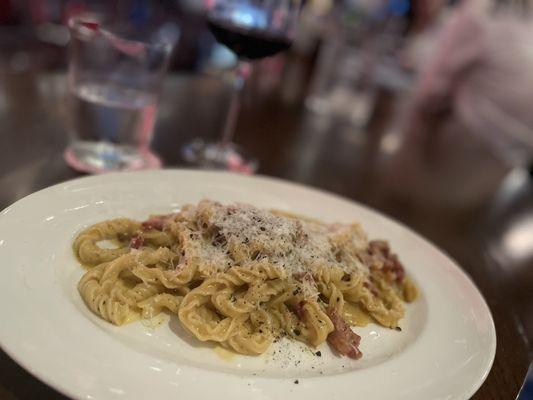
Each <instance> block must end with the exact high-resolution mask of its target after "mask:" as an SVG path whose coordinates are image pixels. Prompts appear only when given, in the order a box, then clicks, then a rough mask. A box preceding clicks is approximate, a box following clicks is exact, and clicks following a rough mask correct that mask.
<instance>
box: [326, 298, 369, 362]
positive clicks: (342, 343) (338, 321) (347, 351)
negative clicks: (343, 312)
mask: <svg viewBox="0 0 533 400" xmlns="http://www.w3.org/2000/svg"><path fill="white" fill-rule="evenodd" d="M327 314H328V316H329V318H330V319H331V322H332V323H333V326H334V328H335V330H334V331H333V332H331V333H330V334H329V335H328V343H329V345H330V346H331V347H333V349H335V351H336V352H337V353H339V354H340V355H342V356H347V357H350V358H353V359H354V360H357V359H359V358H361V357H362V356H363V353H361V350H359V343H360V342H361V336H359V335H358V334H356V333H354V332H353V331H352V330H351V329H350V326H349V325H348V324H347V323H346V321H344V319H342V317H341V316H340V315H339V314H338V313H337V310H336V309H334V308H332V307H330V308H328V310H327Z"/></svg>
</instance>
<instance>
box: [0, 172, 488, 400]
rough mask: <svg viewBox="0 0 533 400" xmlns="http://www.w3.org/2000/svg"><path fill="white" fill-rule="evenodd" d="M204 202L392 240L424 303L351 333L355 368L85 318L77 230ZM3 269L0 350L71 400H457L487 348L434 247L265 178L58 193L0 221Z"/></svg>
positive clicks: (468, 291) (288, 346)
mask: <svg viewBox="0 0 533 400" xmlns="http://www.w3.org/2000/svg"><path fill="white" fill-rule="evenodd" d="M202 198H211V199H215V200H219V201H221V202H231V201H240V202H248V203H251V204H254V205H257V206H263V207H269V208H279V209H285V210H290V211H294V212H296V213H300V214H304V215H309V216H313V217H316V218H319V219H322V220H325V221H329V222H333V221H344V222H346V221H354V220H356V221H360V222H361V223H362V224H363V226H364V228H365V229H366V230H367V231H368V232H369V233H370V235H371V237H375V238H384V239H387V240H389V241H390V242H391V246H392V248H393V249H394V251H396V252H397V253H398V254H399V255H400V258H401V260H402V261H403V262H404V264H405V265H406V268H407V270H408V273H409V274H410V275H411V276H412V277H413V278H414V280H415V281H416V282H417V283H418V285H419V287H420V288H421V291H422V296H421V298H420V299H419V300H417V301H416V302H415V303H414V304H412V305H410V306H409V307H408V310H407V316H406V317H405V318H404V320H403V321H402V328H403V330H402V332H397V331H392V330H387V329H383V328H381V327H378V326H375V325H372V326H369V327H366V328H364V329H358V330H357V332H358V333H359V334H360V335H361V336H362V346H361V348H362V351H363V353H364V357H363V359H361V360H359V361H352V360H347V359H345V358H337V357H334V356H333V355H332V354H331V352H330V351H329V349H328V347H327V346H323V347H321V348H320V351H321V353H322V356H321V357H318V356H316V355H315V354H313V353H311V352H310V351H308V350H307V349H306V348H305V346H303V345H298V344H294V343H289V342H284V341H282V342H280V343H278V344H276V345H275V346H274V347H273V349H272V350H271V351H270V352H269V353H268V354H266V355H263V356H260V357H247V356H233V357H229V356H227V354H226V353H224V352H221V351H219V350H216V349H213V348H210V347H208V346H205V345H202V344H200V343H198V342H197V341H196V340H194V339H193V338H191V337H190V335H188V334H187V333H186V332H185V331H184V330H183V329H182V328H181V327H180V325H179V323H178V322H177V321H176V320H174V319H171V320H166V321H163V323H162V325H161V326H160V327H159V328H153V327H150V326H146V324H144V325H143V324H142V323H135V324H131V325H128V326H125V327H120V328H117V327H114V326H111V325H110V324H108V323H106V322H104V321H102V320H100V319H99V318H97V317H96V316H94V315H93V314H91V313H90V312H89V311H88V309H87V308H86V307H85V305H84V304H83V302H82V300H81V299H80V296H79V295H78V293H77V290H76V284H77V282H78V280H79V278H80V277H81V275H82V274H83V270H82V268H81V267H80V266H79V265H78V263H77V262H76V260H75V259H74V257H73V255H72V251H71V243H72V240H73V238H74V236H75V234H76V232H79V231H80V230H81V229H83V228H84V227H86V226H88V225H90V224H92V223H95V222H97V221H101V220H104V219H108V218H113V217H117V216H125V217H134V218H144V217H146V216H147V215H148V214H151V213H166V212H170V211H172V210H176V209H178V208H179V207H180V206H181V205H182V204H184V203H188V202H193V203H194V202H197V201H198V200H200V199H202ZM0 260H1V262H2V279H1V280H0V313H1V315H2V323H1V324H0V344H1V346H2V348H3V349H4V351H6V352H7V353H8V354H9V355H10V356H11V357H13V358H14V359H15V360H16V361H17V362H18V363H20V364H21V365H22V366H24V367H25V368H26V369H27V370H28V371H30V372H31V373H32V374H34V375H35V376H36V377H38V378H39V379H41V380H42V381H44V382H46V383H47V384H49V385H51V386H53V387H54V388H56V389H58V390H59V391H61V392H62V393H64V394H66V395H68V396H71V397H74V398H78V399H125V398H127V399H177V398H181V399H186V398H190V399H195V400H200V399H210V400H212V399H213V398H216V399H219V400H223V399H232V400H233V399H248V400H255V399H257V400H259V399H282V398H285V397H286V396H289V395H290V396H291V398H295V399H305V400H312V399H321V400H323V399H326V398H327V399H333V398H339V399H340V398H343V399H345V398H355V397H356V398H359V399H409V400H417V399H420V400H429V399H467V398H469V397H470V396H471V395H472V394H473V393H474V392H475V391H476V390H477V389H478V388H479V386H480V385H481V383H482V382H483V380H484V379H485V378H486V376H487V374H488V372H489V370H490V367H491V364H492V361H493V359H494V354H495V349H496V335H495V330H494V323H493V321H492V317H491V315H490V311H489V309H488V307H487V305H486V303H485V301H484V300H483V298H482V296H481V295H480V293H479V292H478V290H477V289H476V288H475V286H474V285H473V284H472V282H471V281H470V280H469V278H468V277H467V276H466V275H465V274H464V273H463V272H462V271H461V269H459V267H457V265H456V264H455V263H454V262H453V261H452V260H450V259H449V258H448V257H446V256H445V255H444V254H443V253H442V252H440V251H439V250H438V249H436V248H435V247H434V246H432V245H431V244H430V243H428V242H427V241H425V240H424V239H422V238H421V237H419V236H418V235H416V234H415V233H413V232H411V231H410V230H408V229H406V228H405V227H403V226H401V225H399V224H398V223H396V222H393V221H391V220H389V219H388V218H386V217H384V216H382V215H380V214H378V213H376V212H374V211H371V210H369V209H367V208H365V207H362V206H360V205H358V204H355V203H353V202H350V201H347V200H344V199H342V198H339V197H337V196H334V195H331V194H327V193H324V192H320V191H317V190H313V189H309V188H306V187H303V186H299V185H294V184H291V183H287V182H283V181H279V180H274V179H269V178H262V177H255V178H250V177H244V176H238V175H232V174H225V173H211V172H195V171H155V172H154V171H151V172H140V173H130V174H115V175H107V176H97V177H89V178H84V179H78V180H75V181H71V182H67V183H64V184H61V185H57V186H54V187H51V188H48V189H45V190H43V191H41V192H38V193H35V194H33V195H31V196H29V197H27V198H25V199H23V200H21V201H19V202H17V203H15V204H14V205H13V206H11V207H9V208H7V209H6V210H4V211H3V212H2V214H1V215H0ZM296 380H298V383H296ZM347 396H349V397H347Z"/></svg>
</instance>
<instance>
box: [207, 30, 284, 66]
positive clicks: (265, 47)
mask: <svg viewBox="0 0 533 400" xmlns="http://www.w3.org/2000/svg"><path fill="white" fill-rule="evenodd" d="M209 29H211V32H212V33H213V35H215V38H216V39H217V41H218V42H220V43H222V44H223V45H225V46H227V47H228V48H229V49H231V50H232V51H233V52H234V53H235V54H237V56H238V57H239V58H245V59H248V60H255V59H258V58H265V57H270V56H273V55H274V54H277V53H279V52H281V51H285V50H287V49H288V48H289V47H291V41H290V39H289V38H287V37H285V36H282V35H276V34H275V33H271V32H268V31H265V30H262V29H257V28H251V29H246V28H239V27H235V26H234V25H231V24H230V23H227V22H220V21H216V20H210V21H209Z"/></svg>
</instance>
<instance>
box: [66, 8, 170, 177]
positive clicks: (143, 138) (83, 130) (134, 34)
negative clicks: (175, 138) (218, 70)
mask: <svg viewBox="0 0 533 400" xmlns="http://www.w3.org/2000/svg"><path fill="white" fill-rule="evenodd" d="M69 28H70V33H71V43H70V59H69V69H68V91H69V98H68V109H69V113H68V119H69V121H68V125H69V135H70V144H69V146H68V148H67V149H66V150H65V153H64V158H65V160H66V162H67V163H68V164H69V165H70V166H71V167H73V168H74V169H76V170H79V171H82V172H89V173H102V172H110V171H120V170H139V169H147V168H157V167H160V165H161V161H160V160H159V158H158V157H157V156H156V155H155V154H154V153H153V152H152V151H151V150H150V142H151V139H152V136H153V132H154V123H155V120H156V115H157V103H158V93H159V89H160V86H161V82H162V79H163V77H164V75H165V72H166V69H167V65H168V61H169V56H170V54H171V51H172V47H173V44H174V42H175V41H176V39H177V38H176V37H172V35H167V34H166V33H165V31H164V30H161V29H160V30H159V31H152V32H150V33H147V32H142V31H140V30H139V29H137V30H132V29H130V27H129V26H127V25H119V24H114V25H110V24H105V22H104V21H103V19H102V18H101V17H100V16H98V15H91V14H83V15H79V16H76V17H73V18H72V19H71V20H70V21H69Z"/></svg>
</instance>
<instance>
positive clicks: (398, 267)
mask: <svg viewBox="0 0 533 400" xmlns="http://www.w3.org/2000/svg"><path fill="white" fill-rule="evenodd" d="M368 251H369V253H370V255H371V256H374V257H376V258H377V259H378V260H380V261H381V262H382V263H383V267H382V270H383V272H391V273H392V274H393V275H394V276H395V278H396V281H397V282H401V281H403V280H404V278H405V269H404V267H403V265H402V263H401V262H400V260H399V259H398V256H397V255H396V254H394V253H392V252H391V251H390V247H389V244H388V243H387V242H385V241H383V240H373V241H371V242H370V243H369V245H368Z"/></svg>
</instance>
